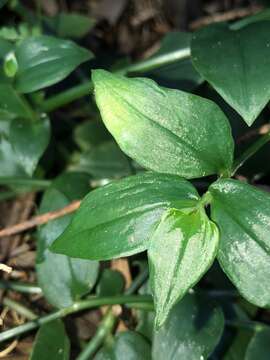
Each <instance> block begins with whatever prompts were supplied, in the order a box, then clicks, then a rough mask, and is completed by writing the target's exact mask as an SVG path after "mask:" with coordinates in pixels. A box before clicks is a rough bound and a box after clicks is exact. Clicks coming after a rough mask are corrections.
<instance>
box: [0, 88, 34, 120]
mask: <svg viewBox="0 0 270 360" xmlns="http://www.w3.org/2000/svg"><path fill="white" fill-rule="evenodd" d="M0 116H1V117H2V118H6V117H8V118H14V117H16V116H19V117H20V118H31V116H32V114H31V113H30V110H29V108H28V106H27V105H26V103H25V102H24V101H23V99H22V98H21V97H20V96H19V94H17V92H16V90H15V89H13V87H12V86H11V85H9V84H0Z"/></svg>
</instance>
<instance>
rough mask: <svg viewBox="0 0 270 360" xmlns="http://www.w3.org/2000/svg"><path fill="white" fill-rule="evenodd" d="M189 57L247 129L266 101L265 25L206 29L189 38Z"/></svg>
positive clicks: (269, 91)
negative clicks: (240, 117)
mask: <svg viewBox="0 0 270 360" xmlns="http://www.w3.org/2000/svg"><path fill="white" fill-rule="evenodd" d="M191 54H192V61H193V65H194V66H195V68H196V69H197V70H198V71H199V73H200V74H201V75H202V76H203V77H204V78H205V79H206V80H207V81H208V82H209V83H210V84H211V85H212V86H213V87H214V88H215V90H216V91H217V92H218V93H219V94H220V95H221V96H222V97H223V98H224V99H225V100H226V101H227V102H228V104H230V105H231V106H232V107H233V108H234V109H235V110H236V111H237V112H238V113H239V114H240V115H241V116H242V117H243V118H244V120H245V121H246V123H247V124H248V125H251V124H252V123H253V122H254V120H255V119H256V118H257V116H258V115H259V114H260V112H261V111H262V109H263V108H264V107H265V106H266V104H267V103H268V101H269V99H270V86H269V83H270V75H269V71H268V69H269V66H270V41H269V22H263V21H260V22H257V23H254V24H250V25H247V26H245V27H243V28H242V29H239V30H230V28H229V26H227V25H226V24H215V25H210V26H208V27H206V28H204V29H202V30H199V31H198V32H196V33H195V34H194V35H193V39H192V42H191Z"/></svg>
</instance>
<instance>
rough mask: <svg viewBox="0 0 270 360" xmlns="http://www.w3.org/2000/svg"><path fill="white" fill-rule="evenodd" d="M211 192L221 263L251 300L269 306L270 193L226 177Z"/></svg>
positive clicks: (228, 274)
mask: <svg viewBox="0 0 270 360" xmlns="http://www.w3.org/2000/svg"><path fill="white" fill-rule="evenodd" d="M210 192H211V194H212V196H213V201H212V204H211V213H212V215H211V216H212V219H213V220H214V221H215V222H216V223H217V224H218V226H219V229H220V244H219V251H218V260H219V263H220V265H221V267H222V268H223V270H224V272H225V273H226V274H227V276H228V277H229V278H230V279H231V281H232V282H233V283H234V285H235V286H236V287H237V288H238V290H239V292H240V293H241V294H242V295H243V296H244V297H245V298H246V299H247V300H248V301H250V302H251V303H253V304H255V305H257V306H261V307H268V306H270V282H269V278H270V238H269V233H270V195H269V194H268V193H266V192H264V191H262V190H259V189H256V188H255V187H253V186H251V185H248V184H245V183H243V182H240V181H238V180H225V179H224V180H219V181H217V182H216V183H214V184H213V185H212V186H211V187H210Z"/></svg>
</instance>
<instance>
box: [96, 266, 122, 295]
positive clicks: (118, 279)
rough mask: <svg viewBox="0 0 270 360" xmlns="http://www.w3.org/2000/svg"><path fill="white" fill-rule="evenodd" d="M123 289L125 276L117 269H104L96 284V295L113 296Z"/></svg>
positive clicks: (120, 292)
mask: <svg viewBox="0 0 270 360" xmlns="http://www.w3.org/2000/svg"><path fill="white" fill-rule="evenodd" d="M124 289H125V278H124V277H123V275H122V273H121V272H120V271H117V270H111V269H104V270H103V272H102V274H101V277H100V279H99V282H98V285H97V290H96V292H97V295H99V296H114V295H119V294H122V293H123V291H124Z"/></svg>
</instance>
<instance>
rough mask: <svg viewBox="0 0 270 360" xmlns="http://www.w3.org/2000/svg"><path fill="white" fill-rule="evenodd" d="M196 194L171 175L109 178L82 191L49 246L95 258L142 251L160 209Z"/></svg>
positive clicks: (193, 198) (194, 198) (188, 203)
mask: <svg viewBox="0 0 270 360" xmlns="http://www.w3.org/2000/svg"><path fill="white" fill-rule="evenodd" d="M197 199H198V194H197V191H196V189H195V188H194V187H193V186H192V185H191V184H190V183H189V182H187V181H186V180H184V179H181V178H179V177H178V176H174V175H166V174H155V173H144V174H142V175H136V176H131V177H128V178H126V179H123V180H120V181H115V182H112V183H110V184H108V185H106V186H104V187H102V188H99V189H97V190H95V191H92V192H91V193H90V194H89V195H88V196H86V198H85V199H84V200H83V202H82V204H81V207H80V209H79V210H78V211H77V213H76V215H75V216H74V218H73V220H72V222H71V224H70V226H69V227H68V228H67V230H66V231H65V233H64V234H63V235H62V236H61V237H59V238H58V239H57V240H56V241H55V243H54V244H53V246H52V250H53V251H56V252H59V253H63V254H66V255H69V256H74V257H80V258H87V259H97V260H105V259H111V258H113V257H121V256H128V255H131V254H135V253H138V252H141V251H144V250H146V249H147V247H148V243H149V238H150V236H151V234H152V232H153V230H154V228H155V227H156V225H157V224H158V223H159V221H160V218H161V216H162V213H163V212H164V211H165V209H167V208H170V207H175V208H178V207H180V208H182V207H187V206H192V205H194V204H195V203H196V201H197Z"/></svg>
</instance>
